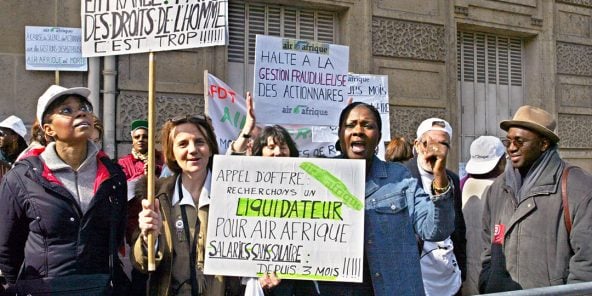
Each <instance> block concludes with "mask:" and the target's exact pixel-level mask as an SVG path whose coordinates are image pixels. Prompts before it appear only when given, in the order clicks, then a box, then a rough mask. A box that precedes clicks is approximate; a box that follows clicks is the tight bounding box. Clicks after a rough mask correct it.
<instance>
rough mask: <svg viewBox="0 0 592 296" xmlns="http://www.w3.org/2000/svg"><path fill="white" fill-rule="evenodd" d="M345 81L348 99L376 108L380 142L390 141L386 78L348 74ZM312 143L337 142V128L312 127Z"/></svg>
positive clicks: (384, 76) (385, 76)
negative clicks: (378, 116)
mask: <svg viewBox="0 0 592 296" xmlns="http://www.w3.org/2000/svg"><path fill="white" fill-rule="evenodd" d="M347 81H348V82H347V88H348V92H347V95H348V97H352V99H353V100H352V101H353V102H364V103H367V104H370V105H372V106H374V107H376V109H377V110H378V112H379V113H380V118H381V120H382V138H381V140H382V141H390V140H391V125H390V114H389V95H388V76H387V75H370V74H353V73H350V74H349V75H348V77H347ZM335 123H337V122H335ZM312 141H313V142H331V141H333V142H335V141H337V126H315V127H313V132H312Z"/></svg>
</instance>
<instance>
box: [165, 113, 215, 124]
mask: <svg viewBox="0 0 592 296" xmlns="http://www.w3.org/2000/svg"><path fill="white" fill-rule="evenodd" d="M169 121H170V122H172V123H174V124H180V123H185V122H205V123H207V124H208V125H209V124H210V119H209V117H206V116H204V115H200V114H195V115H179V116H175V117H173V118H171V119H169Z"/></svg>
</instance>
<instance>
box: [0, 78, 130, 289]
mask: <svg viewBox="0 0 592 296" xmlns="http://www.w3.org/2000/svg"><path fill="white" fill-rule="evenodd" d="M89 94H90V90H89V89H87V88H84V87H75V88H64V87H61V86H57V85H52V86H51V87H49V88H48V89H47V90H46V91H45V93H44V94H43V95H42V96H41V97H40V98H39V101H38V103H37V114H36V115H37V120H38V121H39V122H40V123H41V127H42V128H43V130H44V132H45V134H46V135H48V136H50V137H52V138H53V139H54V141H53V142H51V143H49V144H48V145H47V146H46V147H44V148H38V149H34V150H31V151H30V154H29V155H27V156H26V157H24V158H23V159H22V160H19V161H17V163H16V164H15V166H14V168H13V169H12V170H10V171H9V172H8V173H7V174H6V176H4V180H3V181H2V185H1V186H0V270H1V271H2V273H3V274H4V275H5V276H6V279H7V281H8V283H9V284H15V283H16V285H17V286H20V287H22V286H25V287H27V286H30V287H31V288H38V286H39V282H50V283H53V282H58V281H59V282H61V283H62V284H63V283H64V282H66V283H67V284H68V285H71V287H84V286H85V285H86V284H90V283H93V282H95V281H98V283H100V285H101V286H102V287H103V288H106V287H108V286H110V285H111V283H110V281H112V283H113V284H114V285H115V291H114V292H115V294H117V293H118V292H122V291H121V289H123V288H124V287H125V286H126V281H127V279H126V277H125V274H124V273H123V270H122V268H121V262H120V261H119V258H118V257H117V255H116V254H115V253H116V251H117V250H116V247H115V246H117V245H121V244H122V243H123V236H124V232H125V225H126V221H127V220H126V213H127V208H126V204H127V197H126V191H127V189H126V183H125V177H124V175H123V172H122V171H121V168H119V166H117V165H116V164H114V163H113V162H112V161H111V160H110V159H109V157H108V156H107V155H106V154H105V153H104V152H102V151H100V150H99V149H98V148H97V147H96V146H95V145H94V144H93V143H92V142H90V141H89V137H90V135H91V133H92V129H93V124H92V105H91V104H90V102H89V101H88V99H87V97H88V95H89ZM74 279H75V280H74ZM103 281H104V282H103ZM52 285H53V284H52ZM101 291H102V289H101ZM53 292H55V291H53ZM25 294H26V293H25Z"/></svg>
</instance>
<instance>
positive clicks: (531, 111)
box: [500, 105, 559, 143]
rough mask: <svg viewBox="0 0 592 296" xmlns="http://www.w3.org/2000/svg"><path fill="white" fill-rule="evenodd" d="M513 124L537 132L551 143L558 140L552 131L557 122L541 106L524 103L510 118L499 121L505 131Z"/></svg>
mask: <svg viewBox="0 0 592 296" xmlns="http://www.w3.org/2000/svg"><path fill="white" fill-rule="evenodd" d="M514 126H516V127H522V128H525V129H528V130H532V131H534V132H537V133H539V134H541V135H542V136H544V137H546V138H548V139H549V140H551V141H552V142H553V143H557V142H559V137H558V136H557V134H555V132H554V130H555V127H556V126H557V123H556V122H555V119H553V115H551V114H550V113H549V112H547V111H545V110H543V109H541V108H537V107H533V106H529V105H524V106H522V107H520V108H518V110H517V111H516V114H514V118H512V120H504V121H502V122H500V128H501V129H503V130H505V131H508V129H510V128H511V127H514Z"/></svg>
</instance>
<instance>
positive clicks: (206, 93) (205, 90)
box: [204, 70, 210, 116]
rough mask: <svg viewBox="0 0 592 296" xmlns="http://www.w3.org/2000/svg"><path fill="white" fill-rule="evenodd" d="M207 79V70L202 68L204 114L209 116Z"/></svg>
mask: <svg viewBox="0 0 592 296" xmlns="http://www.w3.org/2000/svg"><path fill="white" fill-rule="evenodd" d="M208 84H209V79H208V70H204V115H208V116H210V112H209V110H208V106H209V101H210V98H209V93H210V90H209V85H208Z"/></svg>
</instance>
